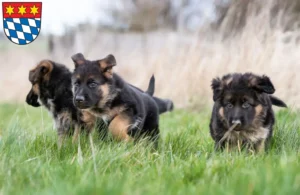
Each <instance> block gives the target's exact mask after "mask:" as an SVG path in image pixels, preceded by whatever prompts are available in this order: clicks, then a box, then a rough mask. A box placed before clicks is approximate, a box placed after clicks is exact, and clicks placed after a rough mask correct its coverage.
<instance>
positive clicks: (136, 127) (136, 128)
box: [127, 116, 145, 137]
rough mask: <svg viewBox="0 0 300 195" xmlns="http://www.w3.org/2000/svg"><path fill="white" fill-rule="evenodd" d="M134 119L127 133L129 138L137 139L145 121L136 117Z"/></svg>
mask: <svg viewBox="0 0 300 195" xmlns="http://www.w3.org/2000/svg"><path fill="white" fill-rule="evenodd" d="M134 118H135V119H134V121H133V123H132V124H131V125H130V127H129V128H128V131H127V133H128V135H130V136H131V137H139V136H140V133H141V130H142V128H143V126H144V122H145V119H144V118H142V117H141V116H136V117H134Z"/></svg>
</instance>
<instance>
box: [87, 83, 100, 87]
mask: <svg viewBox="0 0 300 195" xmlns="http://www.w3.org/2000/svg"><path fill="white" fill-rule="evenodd" d="M97 86H98V84H97V83H95V82H91V83H89V88H95V87H97Z"/></svg>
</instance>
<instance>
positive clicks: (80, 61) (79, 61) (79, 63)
mask: <svg viewBox="0 0 300 195" xmlns="http://www.w3.org/2000/svg"><path fill="white" fill-rule="evenodd" d="M76 63H77V64H78V65H83V64H84V61H83V60H76Z"/></svg>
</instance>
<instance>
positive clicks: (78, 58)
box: [71, 53, 86, 68]
mask: <svg viewBox="0 0 300 195" xmlns="http://www.w3.org/2000/svg"><path fill="white" fill-rule="evenodd" d="M71 58H72V60H73V62H74V64H75V68H77V67H78V66H79V65H83V64H84V62H85V61H86V59H85V58H84V56H83V54H82V53H77V54H74V55H73V56H72V57H71Z"/></svg>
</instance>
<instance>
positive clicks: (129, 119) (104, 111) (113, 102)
mask: <svg viewBox="0 0 300 195" xmlns="http://www.w3.org/2000/svg"><path fill="white" fill-rule="evenodd" d="M72 60H73V61H74V63H75V70H74V73H73V76H72V85H73V94H74V104H75V106H76V107H78V108H79V109H82V110H86V111H88V112H90V113H92V114H94V115H95V116H97V117H101V118H102V119H103V121H105V123H106V124H107V125H108V130H109V132H110V133H111V134H112V136H113V137H114V138H115V139H117V140H123V141H130V140H133V139H134V140H136V138H140V137H149V138H150V140H153V141H155V144H157V140H158V138H159V108H158V105H157V104H156V103H155V101H154V99H153V97H151V94H153V92H154V91H153V92H152V91H151V90H152V89H150V91H151V92H149V91H148V93H145V92H143V91H142V90H140V89H138V88H136V87H134V86H132V85H130V84H128V83H127V82H125V81H124V80H123V79H122V78H121V77H120V76H119V75H117V74H115V73H113V67H114V66H116V65H117V63H116V59H115V57H114V56H113V55H108V56H107V57H105V58H104V59H101V60H94V61H90V60H86V59H85V58H84V56H83V54H81V53H78V54H75V55H73V56H72ZM150 83H151V81H150ZM149 86H150V84H149ZM153 89H154V88H153Z"/></svg>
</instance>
